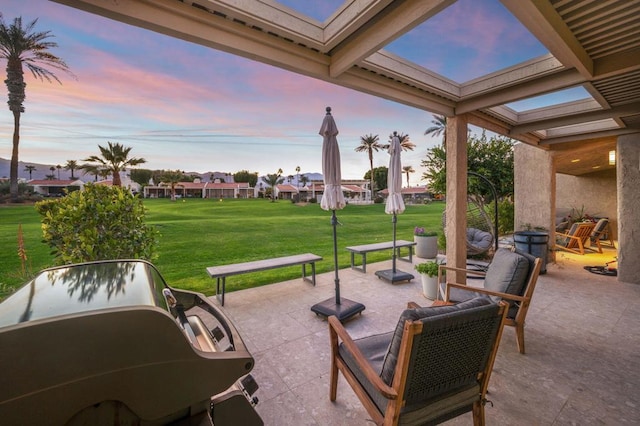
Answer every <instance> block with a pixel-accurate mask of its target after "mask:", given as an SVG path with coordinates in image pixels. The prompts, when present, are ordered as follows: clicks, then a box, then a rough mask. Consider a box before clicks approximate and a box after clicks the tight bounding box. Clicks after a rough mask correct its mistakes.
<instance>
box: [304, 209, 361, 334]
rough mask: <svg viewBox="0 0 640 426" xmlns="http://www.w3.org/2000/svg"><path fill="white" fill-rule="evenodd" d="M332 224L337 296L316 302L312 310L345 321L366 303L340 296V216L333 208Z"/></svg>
mask: <svg viewBox="0 0 640 426" xmlns="http://www.w3.org/2000/svg"><path fill="white" fill-rule="evenodd" d="M332 212H333V214H332V215H331V226H333V263H334V271H335V281H334V282H335V286H336V297H335V299H334V298H329V299H327V300H325V301H323V302H320V303H316V304H315V305H313V306H312V307H311V310H312V311H313V312H315V313H316V315H321V316H323V317H330V316H331V315H335V316H336V317H337V318H338V321H340V322H343V321H346V320H348V319H349V318H351V317H353V316H354V315H357V314H359V313H361V312H362V311H364V305H363V304H362V303H358V302H354V301H353V300H349V299H345V298H341V297H340V277H339V276H338V238H337V231H336V228H337V226H338V218H337V217H336V211H335V210H332Z"/></svg>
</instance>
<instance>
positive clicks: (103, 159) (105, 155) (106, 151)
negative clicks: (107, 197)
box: [80, 142, 147, 186]
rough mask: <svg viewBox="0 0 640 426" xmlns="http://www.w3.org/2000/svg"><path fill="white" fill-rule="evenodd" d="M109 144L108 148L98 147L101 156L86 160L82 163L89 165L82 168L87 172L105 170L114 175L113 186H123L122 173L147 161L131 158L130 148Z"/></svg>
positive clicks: (93, 156)
mask: <svg viewBox="0 0 640 426" xmlns="http://www.w3.org/2000/svg"><path fill="white" fill-rule="evenodd" d="M107 143H108V144H109V146H108V147H107V148H105V147H103V146H100V145H98V148H100V153H101V156H97V155H92V156H91V157H89V158H85V159H84V160H82V161H87V162H88V163H89V164H83V165H82V166H80V168H82V169H84V170H87V171H90V170H93V168H101V169H104V170H106V171H108V172H109V173H111V174H112V175H113V186H122V181H121V180H120V172H122V171H124V170H125V169H126V168H127V167H131V166H137V165H138V164H142V163H146V162H147V160H145V159H144V158H129V153H130V152H131V148H130V147H127V148H125V147H124V146H123V145H121V144H119V143H111V142H107Z"/></svg>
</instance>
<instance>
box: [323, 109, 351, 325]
mask: <svg viewBox="0 0 640 426" xmlns="http://www.w3.org/2000/svg"><path fill="white" fill-rule="evenodd" d="M326 111H327V113H326V115H325V117H324V120H323V121H322V127H320V135H321V136H322V177H323V179H324V193H323V194H322V200H321V202H320V207H322V209H323V210H331V225H332V227H333V263H334V271H335V280H334V282H335V299H334V298H330V299H327V300H325V301H323V302H320V303H316V304H315V305H313V306H312V307H311V310H312V311H313V312H315V313H316V314H318V315H322V316H325V317H329V316H331V315H335V316H336V317H338V320H340V321H344V320H346V319H348V318H351V317H352V316H353V315H355V314H358V313H360V312H362V311H363V310H364V305H363V304H361V303H358V302H354V301H352V300H349V299H345V298H341V297H340V278H339V276H338V239H337V232H336V227H337V225H338V218H337V217H336V210H339V209H342V208H344V206H345V205H346V202H345V200H344V194H343V193H342V174H341V170H340V148H339V147H338V139H337V135H338V127H337V126H336V122H335V121H334V119H333V116H332V115H331V107H327V109H326Z"/></svg>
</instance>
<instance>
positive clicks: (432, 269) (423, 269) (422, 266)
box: [415, 260, 439, 277]
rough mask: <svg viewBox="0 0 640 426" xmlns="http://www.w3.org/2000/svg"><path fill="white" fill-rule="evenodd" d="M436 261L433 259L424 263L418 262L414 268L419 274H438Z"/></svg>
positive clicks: (433, 275) (432, 275) (431, 275)
mask: <svg viewBox="0 0 640 426" xmlns="http://www.w3.org/2000/svg"><path fill="white" fill-rule="evenodd" d="M438 266H439V265H438V263H436V262H434V261H431V260H430V261H428V262H424V263H418V264H417V265H416V266H415V268H416V271H418V273H420V274H427V275H428V276H430V277H435V276H436V275H438Z"/></svg>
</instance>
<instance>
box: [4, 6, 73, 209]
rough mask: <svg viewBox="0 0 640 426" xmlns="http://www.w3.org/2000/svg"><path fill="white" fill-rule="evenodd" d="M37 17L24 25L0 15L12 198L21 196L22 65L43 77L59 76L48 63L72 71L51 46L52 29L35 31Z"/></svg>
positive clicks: (53, 43) (41, 79) (19, 19)
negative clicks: (10, 128)
mask: <svg viewBox="0 0 640 426" xmlns="http://www.w3.org/2000/svg"><path fill="white" fill-rule="evenodd" d="M37 22H38V20H37V19H35V20H33V21H31V22H30V23H28V24H27V25H26V26H25V27H23V26H22V18H21V17H18V18H15V19H14V20H13V23H12V24H11V25H7V24H5V22H4V19H2V15H0V58H2V59H6V60H7V79H6V80H5V81H4V82H5V84H6V85H7V92H8V94H9V101H8V102H7V103H8V104H9V110H10V111H11V112H12V113H13V150H12V152H11V166H10V170H9V182H10V183H9V187H10V193H11V198H13V199H15V198H17V197H18V146H19V145H20V115H21V114H22V113H23V112H24V100H25V96H26V94H25V89H26V87H27V83H25V82H24V70H23V66H26V67H27V68H28V69H29V70H30V71H31V74H33V76H34V77H35V78H38V79H40V81H44V80H47V81H48V82H51V80H52V79H53V80H56V81H57V82H58V83H60V80H59V79H58V77H57V76H56V75H55V74H54V73H53V72H51V71H50V70H49V69H47V68H45V66H46V67H51V68H54V69H57V70H60V71H65V72H67V73H69V74H70V75H73V74H71V72H70V71H69V67H68V66H67V64H66V63H65V62H64V61H63V60H62V59H60V58H58V57H57V56H55V55H53V54H52V53H51V52H50V50H49V49H51V48H54V47H58V44H57V43H55V42H53V41H48V40H47V39H48V38H50V37H52V34H51V31H43V32H36V31H34V27H35V25H36V23H37Z"/></svg>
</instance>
